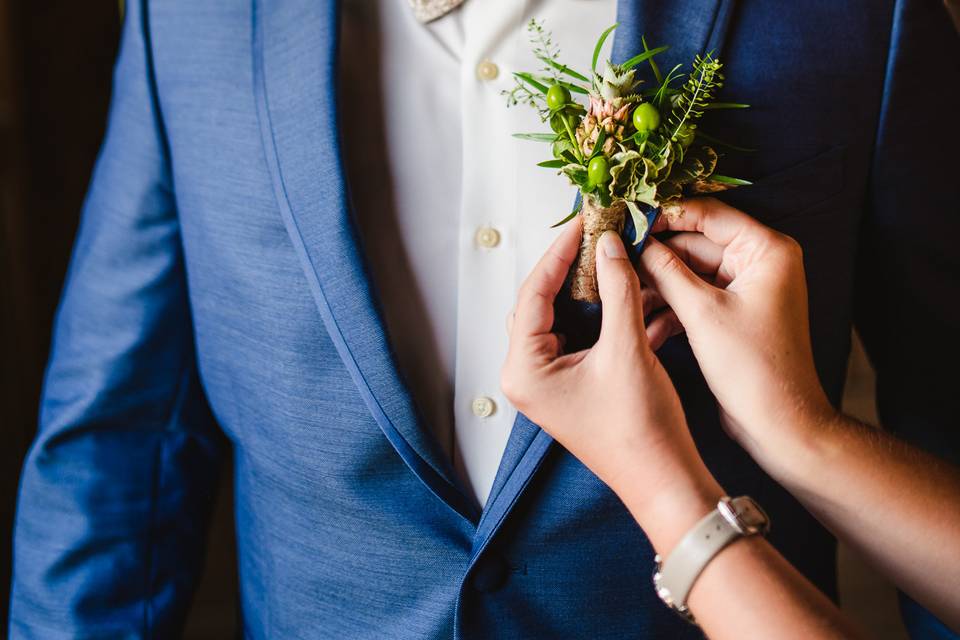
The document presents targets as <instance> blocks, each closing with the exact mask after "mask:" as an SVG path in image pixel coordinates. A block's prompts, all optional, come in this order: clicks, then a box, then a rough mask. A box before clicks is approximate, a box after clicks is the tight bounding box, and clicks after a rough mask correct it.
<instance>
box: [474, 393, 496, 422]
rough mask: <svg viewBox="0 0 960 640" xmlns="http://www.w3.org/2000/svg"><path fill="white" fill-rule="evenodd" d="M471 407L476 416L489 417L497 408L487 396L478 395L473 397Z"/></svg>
mask: <svg viewBox="0 0 960 640" xmlns="http://www.w3.org/2000/svg"><path fill="white" fill-rule="evenodd" d="M471 408H472V409H473V415H475V416H477V417H478V418H489V417H490V416H492V415H493V412H494V411H496V410H497V405H495V404H494V403H493V400H492V399H490V398H488V397H487V396H478V397H476V398H474V399H473V404H472V406H471Z"/></svg>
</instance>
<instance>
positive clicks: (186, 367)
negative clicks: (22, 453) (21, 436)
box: [10, 2, 223, 640]
mask: <svg viewBox="0 0 960 640" xmlns="http://www.w3.org/2000/svg"><path fill="white" fill-rule="evenodd" d="M126 4H127V15H126V17H125V26H124V30H123V38H122V43H121V48H120V54H119V57H118V60H117V64H116V69H115V77H114V89H113V98H112V103H111V110H110V119H109V125H108V131H107V134H106V138H105V140H104V143H103V147H102V149H101V152H100V157H99V159H98V161H97V165H96V169H95V171H94V175H93V179H92V182H91V186H90V189H89V192H88V194H87V198H86V201H85V204H84V209H83V214H82V219H81V225H80V231H79V234H78V237H77V240H76V244H75V246H74V253H73V257H72V262H71V266H70V270H69V273H68V275H67V282H66V285H65V289H64V292H63V295H62V299H61V302H60V307H59V310H58V313H57V319H56V323H55V330H54V336H53V347H52V350H51V355H50V361H49V364H48V368H47V372H46V378H45V381H44V390H43V396H42V405H41V410H40V425H39V431H38V435H37V437H36V440H35V442H34V443H33V446H32V448H31V450H30V452H29V454H28V457H27V459H26V461H25V464H24V468H23V472H22V478H21V487H20V494H19V501H18V506H17V517H16V527H15V533H14V578H13V588H12V600H11V613H10V635H11V637H13V638H43V639H44V640H53V639H57V638H80V637H83V638H87V637H90V638H93V637H96V638H106V637H109V638H146V637H150V638H155V637H159V638H171V637H176V636H177V635H178V634H179V629H180V627H181V625H182V622H183V619H184V617H185V613H186V610H187V606H188V601H189V599H190V595H191V592H192V588H193V585H194V582H195V579H196V577H197V574H198V573H199V571H200V567H201V564H202V553H203V542H204V537H205V529H206V523H207V520H208V516H209V511H210V506H211V502H212V496H213V492H214V489H215V487H216V481H217V476H218V472H217V466H218V465H217V462H218V460H219V458H220V457H221V454H222V448H223V438H222V435H221V434H220V433H219V431H218V430H217V429H216V427H215V425H214V422H213V420H212V418H211V416H210V411H209V408H208V407H207V404H206V401H205V399H204V396H203V392H202V390H201V388H200V385H199V380H198V375H197V366H196V361H195V357H194V350H193V338H192V328H191V320H190V310H189V304H188V299H187V287H186V278H185V272H184V261H183V256H182V248H181V241H180V233H179V227H178V219H177V212H176V208H175V201H174V197H173V193H172V191H171V189H172V186H171V177H170V163H169V158H168V149H167V147H166V145H165V142H164V133H163V123H162V118H161V114H160V113H159V109H158V106H157V105H158V102H157V97H156V95H155V87H154V84H153V81H152V71H151V55H150V44H149V43H150V41H149V31H148V24H147V20H146V19H145V15H146V14H145V7H143V6H138V3H137V2H127V3H126ZM53 188H55V187H53Z"/></svg>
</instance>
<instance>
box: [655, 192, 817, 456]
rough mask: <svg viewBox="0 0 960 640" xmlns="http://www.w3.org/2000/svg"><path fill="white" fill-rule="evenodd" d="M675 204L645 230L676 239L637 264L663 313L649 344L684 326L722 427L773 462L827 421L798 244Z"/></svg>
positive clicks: (714, 203) (734, 213)
mask: <svg viewBox="0 0 960 640" xmlns="http://www.w3.org/2000/svg"><path fill="white" fill-rule="evenodd" d="M682 208H683V214H682V215H681V216H679V217H671V216H661V217H660V220H658V222H657V224H656V225H655V226H654V231H662V230H664V229H670V230H673V231H678V232H679V233H678V234H677V235H675V236H673V237H671V238H670V239H669V240H667V241H666V242H665V244H664V243H660V242H658V241H657V240H655V239H653V238H650V239H648V241H647V242H648V245H647V247H646V248H645V250H644V252H643V254H642V255H641V259H640V262H641V277H643V279H644V281H645V282H646V283H647V284H648V285H649V286H650V287H651V288H652V292H648V293H646V297H647V298H648V299H650V300H654V299H655V298H656V297H657V296H660V297H662V299H663V301H665V302H666V304H668V305H669V306H670V307H671V310H669V311H666V312H664V313H661V314H660V315H659V316H657V317H656V318H655V319H654V320H653V321H652V322H651V323H650V326H649V328H648V333H649V336H650V340H652V341H654V342H657V343H659V342H662V341H663V340H664V339H665V337H667V336H669V335H671V334H674V333H677V332H680V331H683V330H685V331H686V333H687V337H688V339H689V342H690V347H691V349H692V350H693V353H694V355H695V356H696V358H697V361H698V362H699V364H700V368H701V370H702V371H703V375H704V377H705V378H706V381H707V384H708V385H709V386H710V390H711V391H712V392H713V394H714V395H715V396H716V398H717V401H718V402H719V404H720V409H721V419H722V422H723V424H724V427H725V428H726V429H727V431H728V432H729V433H730V434H731V435H732V436H733V437H734V438H735V439H736V440H737V441H738V442H739V443H740V444H741V445H742V446H743V447H744V448H746V449H747V451H748V452H749V453H750V454H751V455H752V456H753V457H754V458H755V459H756V460H757V461H758V462H760V463H761V464H762V465H764V466H768V465H770V464H774V465H775V460H774V459H773V458H774V457H777V456H776V455H775V454H778V453H780V452H781V450H790V449H793V448H794V446H795V444H796V443H797V442H798V441H797V440H796V438H797V437H798V436H799V437H800V438H808V437H811V435H812V434H811V433H809V428H810V427H811V426H816V425H823V424H826V423H827V422H828V421H830V420H832V419H833V418H834V416H835V415H836V412H835V411H834V409H833V408H832V407H831V406H830V403H829V401H828V400H827V397H826V394H825V393H824V391H823V388H822V387H821V386H820V381H819V379H818V378H817V373H816V370H815V368H814V363H813V353H812V349H811V346H810V328H809V321H808V315H807V288H806V280H805V277H804V272H803V256H802V252H801V249H800V245H799V244H797V242H796V241H794V240H793V239H792V238H790V237H788V236H785V235H783V234H781V233H778V232H776V231H774V230H772V229H769V228H767V227H765V226H763V225H762V224H760V223H759V222H757V221H756V220H754V219H752V218H750V217H749V216H748V215H747V214H745V213H743V212H741V211H738V210H737V209H734V208H732V207H729V206H727V205H725V204H723V203H722V202H720V201H718V200H716V199H713V198H703V199H695V200H687V201H685V202H684V203H683V204H682ZM765 463H767V464H765ZM768 471H771V469H769V468H768Z"/></svg>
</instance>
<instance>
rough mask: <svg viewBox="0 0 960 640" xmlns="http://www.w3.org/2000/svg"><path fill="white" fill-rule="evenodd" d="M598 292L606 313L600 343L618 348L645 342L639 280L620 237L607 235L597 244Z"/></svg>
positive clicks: (603, 314)
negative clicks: (607, 343) (610, 343)
mask: <svg viewBox="0 0 960 640" xmlns="http://www.w3.org/2000/svg"><path fill="white" fill-rule="evenodd" d="M596 253H597V288H598V289H599V291H600V300H601V301H602V302H603V311H602V318H601V325H600V340H601V341H602V342H612V344H614V345H615V346H617V347H620V346H626V345H631V344H635V343H636V342H637V341H641V342H646V339H647V334H646V331H645V329H644V327H643V301H642V297H641V293H640V280H639V279H638V278H637V273H636V272H635V271H634V269H633V264H631V262H630V259H629V258H628V257H627V251H626V249H625V248H624V246H623V241H622V240H621V239H620V236H619V235H618V234H617V233H616V232H613V231H605V232H604V233H603V235H601V236H600V240H599V241H598V242H597V252H596Z"/></svg>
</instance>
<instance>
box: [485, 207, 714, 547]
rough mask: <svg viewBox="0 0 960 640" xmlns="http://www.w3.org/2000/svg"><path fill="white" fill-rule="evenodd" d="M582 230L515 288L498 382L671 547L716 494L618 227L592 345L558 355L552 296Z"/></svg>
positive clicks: (611, 239) (600, 276) (602, 275)
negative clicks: (648, 327) (654, 338)
mask: <svg viewBox="0 0 960 640" xmlns="http://www.w3.org/2000/svg"><path fill="white" fill-rule="evenodd" d="M580 234H581V223H580V219H579V218H577V219H576V220H575V221H574V222H571V223H570V224H569V226H568V228H566V229H565V230H564V231H563V232H562V233H561V235H560V236H559V237H558V238H557V239H556V240H555V241H554V243H553V245H552V246H551V247H550V249H549V250H548V251H547V253H546V254H545V255H544V256H543V258H541V259H540V261H539V262H538V263H537V265H536V266H535V267H534V269H533V271H532V272H531V273H530V275H529V276H528V277H527V279H526V281H525V282H524V283H523V285H522V286H521V288H520V291H519V295H518V300H517V304H516V307H515V312H514V313H513V314H512V315H511V316H510V318H509V319H508V332H509V334H510V348H509V352H508V354H507V359H506V362H505V363H504V366H503V369H502V373H501V386H502V387H503V392H504V394H505V395H506V396H507V398H509V399H510V401H511V402H512V403H513V404H514V405H515V406H516V407H517V408H518V409H519V410H520V411H522V412H523V413H524V414H526V415H527V416H528V417H529V418H530V419H531V420H533V421H534V422H536V423H537V424H539V425H540V426H541V427H542V428H543V429H544V430H546V431H547V432H548V433H550V435H552V436H553V437H554V438H555V439H556V440H557V441H558V442H559V443H560V444H562V445H563V446H564V447H566V448H567V449H568V450H569V451H570V452H571V453H572V454H574V455H575V456H576V457H577V458H579V459H580V460H581V461H582V462H583V463H584V464H585V465H587V467H589V468H590V469H591V470H592V471H593V472H594V473H595V474H596V475H597V476H598V477H599V478H600V479H601V480H603V481H604V482H606V483H607V484H608V485H610V487H611V488H613V489H614V491H616V492H617V493H618V494H619V495H620V497H621V498H622V499H623V500H624V502H626V503H627V506H628V507H629V508H630V509H631V511H632V512H633V514H634V516H635V517H636V518H637V519H638V521H639V522H640V524H641V526H643V527H644V529H646V530H647V535H648V536H649V537H650V539H651V540H652V541H653V542H654V544H655V545H657V544H658V542H659V543H661V544H662V545H664V546H669V545H670V544H671V543H672V542H673V541H674V540H672V539H671V536H675V535H679V534H682V533H683V532H684V531H686V529H687V528H688V527H689V526H690V525H691V524H692V523H693V522H695V521H696V519H697V518H699V517H700V516H702V515H704V514H705V513H707V512H708V511H709V510H710V509H712V508H713V506H714V505H715V504H716V500H717V498H718V497H719V496H720V495H722V492H721V491H720V489H719V486H718V485H717V484H716V482H715V481H714V480H713V478H712V477H711V476H710V474H709V472H708V471H707V470H706V468H705V467H704V465H703V462H702V460H701V459H700V457H699V455H698V453H697V451H696V448H695V447H694V444H693V440H692V438H691V437H690V432H689V430H688V429H687V425H686V420H685V418H684V415H683V409H682V408H681V405H680V400H679V398H678V397H677V393H676V391H675V389H674V388H673V385H672V384H671V382H670V379H669V378H668V377H667V373H666V371H664V369H663V367H662V366H661V364H660V362H659V360H657V357H656V356H655V355H654V353H653V351H652V350H651V349H650V345H649V344H648V342H647V337H646V333H645V330H644V326H643V312H642V308H641V302H640V300H641V294H640V282H639V280H638V279H637V276H636V273H635V272H634V270H633V266H632V265H631V263H630V261H629V259H628V258H627V254H626V251H625V249H624V246H623V243H622V242H621V240H620V238H619V237H618V236H617V234H615V233H612V232H607V233H605V234H604V235H603V236H601V238H600V241H599V243H598V250H597V281H598V287H599V291H600V297H601V299H602V301H603V320H602V326H601V330H600V338H599V340H598V342H597V343H596V344H595V345H594V346H593V347H592V348H590V349H587V350H583V351H578V352H576V353H571V354H564V353H563V351H562V339H561V337H560V336H558V335H557V334H555V333H552V332H551V328H552V326H553V320H554V312H553V302H554V298H555V297H556V295H557V293H558V291H559V290H560V287H561V285H562V284H563V281H564V279H565V277H566V275H567V272H568V271H569V269H570V264H571V262H572V261H573V259H574V258H575V256H576V254H577V248H578V247H579V246H580ZM671 512H672V513H671ZM668 530H669V531H668ZM677 532H679V534H678V533H677Z"/></svg>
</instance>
